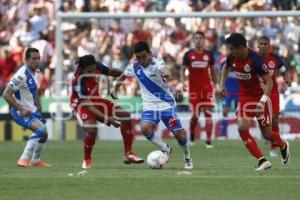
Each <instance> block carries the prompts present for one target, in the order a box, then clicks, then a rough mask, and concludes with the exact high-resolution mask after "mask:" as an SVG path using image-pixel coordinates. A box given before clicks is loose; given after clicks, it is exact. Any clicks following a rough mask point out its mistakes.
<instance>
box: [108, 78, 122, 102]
mask: <svg viewBox="0 0 300 200" xmlns="http://www.w3.org/2000/svg"><path fill="white" fill-rule="evenodd" d="M125 78H126V75H124V74H121V75H120V76H119V77H118V78H117V79H116V80H115V81H114V82H113V88H112V90H111V94H110V96H111V97H112V98H113V99H118V90H119V88H120V86H121V85H122V84H123V81H124V80H125Z"/></svg>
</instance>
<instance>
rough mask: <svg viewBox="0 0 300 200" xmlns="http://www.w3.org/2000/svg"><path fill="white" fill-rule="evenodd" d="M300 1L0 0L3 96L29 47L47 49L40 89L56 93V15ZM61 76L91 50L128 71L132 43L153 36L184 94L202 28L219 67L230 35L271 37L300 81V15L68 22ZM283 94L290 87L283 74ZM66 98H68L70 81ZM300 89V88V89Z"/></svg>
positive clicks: (132, 90)
mask: <svg viewBox="0 0 300 200" xmlns="http://www.w3.org/2000/svg"><path fill="white" fill-rule="evenodd" d="M299 8H300V1H299V0H284V1H281V0H159V1H154V0H63V1H55V0H0V22H1V23H0V94H1V93H2V92H3V89H4V87H5V85H6V83H7V81H8V80H9V78H10V76H11V75H12V74H13V73H14V72H15V71H16V70H17V69H18V68H19V67H20V66H22V65H23V64H24V61H23V58H22V57H23V52H24V50H25V49H26V47H35V48H37V49H39V50H40V53H41V67H40V88H41V89H40V90H41V94H42V95H45V96H51V94H53V91H54V86H53V85H54V84H53V83H54V82H55V80H54V79H55V76H54V74H55V67H56V58H55V50H56V48H55V42H54V31H55V28H56V23H55V12H56V10H61V11H63V12H77V13H78V12H109V13H127V12H130V13H145V12H160V11H167V12H178V13H182V12H192V11H204V12H209V11H254V10H255V11H257V10H274V11H276V10H297V9H299ZM60 28H61V30H62V32H63V41H62V45H63V66H61V67H62V68H63V74H64V81H65V82H66V83H68V82H69V81H70V79H71V77H72V75H73V73H74V70H75V67H74V62H75V60H76V58H77V57H78V56H82V55H85V54H93V55H95V57H96V58H97V59H99V60H101V61H102V62H104V63H105V64H107V65H108V66H110V67H115V68H120V69H122V70H123V69H124V68H125V67H126V66H127V64H128V63H129V62H131V61H132V59H134V58H133V54H132V47H133V44H135V43H136V42H137V41H139V40H144V41H148V42H149V44H150V45H151V48H152V49H151V50H152V53H153V55H154V56H158V57H161V58H164V60H165V62H166V64H167V65H168V66H169V68H170V70H171V75H172V77H171V78H172V79H171V80H172V81H170V83H169V84H170V87H171V88H172V89H173V90H174V91H176V92H179V93H184V92H186V91H187V90H188V84H187V83H183V82H182V81H181V80H182V77H180V68H181V63H182V57H183V54H184V53H185V52H186V51H187V50H188V49H190V48H192V47H193V46H192V39H191V38H192V34H193V33H194V32H195V31H202V32H204V33H205V36H206V44H205V45H206V48H207V49H208V50H210V51H212V52H213V53H214V57H215V61H216V64H215V67H216V69H217V70H218V71H219V70H220V66H221V63H222V62H224V59H225V58H226V55H227V53H228V52H227V49H226V46H225V45H224V37H225V36H226V35H228V34H229V33H231V32H240V33H243V34H244V35H245V36H246V38H247V39H248V41H249V47H250V48H253V49H256V39H257V38H258V37H259V36H261V35H266V36H268V37H269V38H270V39H271V44H272V50H273V51H274V52H275V53H277V54H279V55H280V56H281V57H282V58H283V59H284V61H285V63H286V67H287V69H288V74H287V75H288V76H287V77H288V79H289V81H290V82H293V86H295V88H297V87H298V86H299V85H300V84H298V82H299V83H300V48H299V45H300V40H299V39H300V20H299V19H298V18H296V17H273V18H177V19H176V18H161V19H158V18H157V19H119V20H117V19H90V20H88V21H83V20H76V21H74V20H73V21H63V23H62V24H61V27H60ZM102 81H103V84H102V86H103V93H104V94H105V93H108V92H109V91H107V90H108V88H110V86H111V85H110V84H111V83H112V81H113V80H112V79H103V80H102ZM278 82H279V86H280V90H281V92H284V91H285V87H286V86H285V84H284V81H283V80H282V78H278ZM65 85H66V86H65V87H64V88H63V90H62V91H61V95H65V96H67V95H69V88H68V87H67V85H68V84H65ZM119 92H120V93H122V94H123V95H136V94H139V88H138V86H137V82H136V81H135V80H133V79H126V81H125V85H124V87H122V88H121V89H120V91H119ZM299 92H300V91H299Z"/></svg>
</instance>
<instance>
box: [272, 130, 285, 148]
mask: <svg viewBox="0 0 300 200" xmlns="http://www.w3.org/2000/svg"><path fill="white" fill-rule="evenodd" d="M270 141H271V142H272V145H274V146H276V147H280V148H284V145H285V144H284V141H283V140H282V139H281V137H280V135H279V133H278V132H276V131H272V136H271V137H270Z"/></svg>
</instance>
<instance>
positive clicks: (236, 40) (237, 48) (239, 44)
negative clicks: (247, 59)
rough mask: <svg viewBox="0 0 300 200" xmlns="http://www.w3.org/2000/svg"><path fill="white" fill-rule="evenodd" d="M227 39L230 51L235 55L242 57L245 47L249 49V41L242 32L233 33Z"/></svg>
mask: <svg viewBox="0 0 300 200" xmlns="http://www.w3.org/2000/svg"><path fill="white" fill-rule="evenodd" d="M225 41H226V44H227V45H228V47H229V50H230V53H232V54H233V56H235V57H238V58H240V57H243V56H244V55H245V49H247V41H246V38H245V37H244V36H243V35H242V34H240V33H231V34H230V36H229V37H228V38H226V40H225Z"/></svg>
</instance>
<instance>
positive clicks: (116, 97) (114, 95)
mask: <svg viewBox="0 0 300 200" xmlns="http://www.w3.org/2000/svg"><path fill="white" fill-rule="evenodd" d="M110 96H111V98H113V99H114V100H116V99H118V94H117V91H115V89H113V91H112V92H111V93H110Z"/></svg>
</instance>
